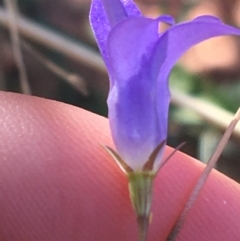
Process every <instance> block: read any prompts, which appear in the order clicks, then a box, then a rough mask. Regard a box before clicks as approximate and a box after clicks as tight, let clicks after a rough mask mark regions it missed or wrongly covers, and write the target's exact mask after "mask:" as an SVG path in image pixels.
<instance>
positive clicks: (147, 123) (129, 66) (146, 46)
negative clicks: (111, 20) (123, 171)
mask: <svg viewBox="0 0 240 241" xmlns="http://www.w3.org/2000/svg"><path fill="white" fill-rule="evenodd" d="M158 25H159V20H153V19H147V18H143V17H137V18H128V19H127V20H124V21H122V22H121V23H119V24H118V25H117V26H115V28H114V29H113V30H112V31H111V33H110V35H109V38H108V44H107V51H108V54H109V63H111V65H110V68H109V73H110V79H111V88H110V93H109V97H108V108H109V121H110V126H111V131H112V135H113V140H114V142H115V145H116V147H117V150H118V152H119V154H120V156H121V157H122V159H123V160H124V161H125V162H126V163H127V164H128V165H130V166H131V167H132V168H133V169H134V170H137V169H140V168H142V167H143V165H144V164H145V162H146V161H147V160H148V158H149V156H150V154H151V153H152V151H153V150H154V149H155V148H156V146H157V145H159V143H161V142H162V141H163V140H165V138H166V134H165V133H166V131H164V132H162V131H161V130H160V129H159V122H158V118H157V116H156V105H155V97H156V89H155V82H156V79H155V80H154V79H152V78H151V75H150V71H149V70H150V69H151V67H150V66H151V63H150V62H149V57H150V56H151V52H152V49H153V47H154V46H155V43H156V41H157V40H158V38H159V34H158ZM163 91H164V90H163ZM165 109H168V106H167V107H166V108H164V111H165ZM162 122H167V119H166V120H162ZM164 126H166V125H164ZM163 133H164V135H163ZM163 149H164V148H163ZM161 154H162V152H161V153H160V155H161Z"/></svg>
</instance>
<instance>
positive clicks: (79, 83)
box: [20, 40, 88, 96]
mask: <svg viewBox="0 0 240 241" xmlns="http://www.w3.org/2000/svg"><path fill="white" fill-rule="evenodd" d="M20 43H21V45H22V46H23V48H25V49H26V50H27V51H28V52H29V53H30V54H31V55H32V57H34V58H35V59H36V60H37V61H38V62H40V63H41V64H43V65H44V66H45V67H46V68H47V69H49V70H50V71H51V72H53V73H54V74H55V75H57V76H58V77H60V78H62V79H63V80H65V81H67V83H70V84H71V85H72V87H73V88H75V89H76V90H77V91H79V92H80V93H81V94H82V95H84V96H86V95H88V91H87V88H86V85H85V81H84V80H83V78H81V77H80V76H79V75H76V74H72V73H68V72H67V71H66V70H64V69H62V68H61V67H59V66H58V65H56V64H55V63H54V62H52V61H51V60H50V59H48V58H46V57H45V56H44V55H43V54H41V53H40V52H39V51H37V50H36V49H35V48H33V47H32V46H31V45H30V44H28V43H27V42H26V41H24V40H21V42H20Z"/></svg>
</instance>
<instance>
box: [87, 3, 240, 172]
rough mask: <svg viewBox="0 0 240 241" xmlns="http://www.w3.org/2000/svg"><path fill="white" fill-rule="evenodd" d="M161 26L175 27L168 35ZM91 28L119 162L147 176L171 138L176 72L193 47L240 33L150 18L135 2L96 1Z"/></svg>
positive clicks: (205, 20) (210, 21)
mask: <svg viewBox="0 0 240 241" xmlns="http://www.w3.org/2000/svg"><path fill="white" fill-rule="evenodd" d="M161 22H164V23H167V24H169V25H170V27H169V28H168V29H167V30H166V31H164V32H160V31H159V23H161ZM90 23H91V26H92V28H93V31H94V34H95V37H96V40H97V43H98V46H99V49H100V51H101V54H102V57H103V59H104V61H105V64H106V66H107V69H108V73H109V78H110V91H109V96H108V101H107V103H108V109H109V121H110V127H111V132H112V137H113V140H114V143H115V145H116V148H117V150H116V151H117V153H118V155H119V158H121V159H122V160H123V161H124V162H125V163H126V165H127V166H129V167H130V168H129V169H131V170H132V171H142V170H143V168H144V166H145V167H146V162H147V161H149V157H150V156H151V155H152V157H153V156H154V159H155V160H154V163H152V169H153V171H157V169H158V168H159V167H160V166H161V164H162V162H163V161H162V158H161V157H162V154H163V150H164V147H165V143H166V139H167V129H168V108H169V102H170V92H169V86H168V77H169V75H170V71H171V69H172V67H173V66H174V64H175V63H176V62H177V60H178V59H179V58H180V56H181V55H182V54H183V53H184V52H186V51H187V50H188V49H189V48H190V47H192V46H193V45H195V44H198V43H199V42H201V41H204V40H206V39H209V38H212V37H216V36H221V35H231V34H233V35H240V30H239V29H237V28H234V27H231V26H229V25H226V24H223V23H222V22H221V21H220V20H219V19H217V18H216V17H212V16H201V17H198V18H196V19H194V20H192V21H188V22H182V23H179V24H174V20H173V19H172V18H171V17H170V16H167V15H163V16H160V17H158V18H156V19H150V18H146V17H144V16H142V14H141V13H140V11H139V10H138V8H137V7H136V5H135V4H134V3H133V2H132V1H131V0H92V5H91V12H90ZM156 149H158V153H157V154H156ZM154 151H155V155H153V153H154Z"/></svg>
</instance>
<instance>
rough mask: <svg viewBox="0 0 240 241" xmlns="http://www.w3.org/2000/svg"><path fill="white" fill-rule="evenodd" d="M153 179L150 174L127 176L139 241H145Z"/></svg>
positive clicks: (130, 174) (131, 174) (140, 173)
mask: <svg viewBox="0 0 240 241" xmlns="http://www.w3.org/2000/svg"><path fill="white" fill-rule="evenodd" d="M154 177H155V175H153V173H150V172H139V173H138V172H132V173H129V174H128V179H129V192H130V198H131V202H132V206H133V208H134V210H135V213H136V216H137V224H138V240H139V241H146V240H147V233H148V226H149V216H150V210H151V204H152V188H153V179H154Z"/></svg>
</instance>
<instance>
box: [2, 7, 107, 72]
mask: <svg viewBox="0 0 240 241" xmlns="http://www.w3.org/2000/svg"><path fill="white" fill-rule="evenodd" d="M7 17H8V14H7V12H6V11H4V10H3V9H2V8H0V25H2V26H4V27H9V23H8V21H7ZM17 27H18V30H19V33H20V34H21V35H23V36H24V37H26V38H28V39H30V40H32V41H33V42H35V43H38V44H41V45H43V46H46V47H48V48H51V49H52V50H55V51H57V52H59V53H61V54H63V55H64V56H67V57H69V58H72V59H75V60H77V61H79V62H81V63H83V64H85V65H86V66H89V67H90V68H93V69H95V70H98V71H100V72H103V73H106V68H105V65H104V63H103V61H102V58H101V57H100V55H99V54H97V53H96V52H95V51H93V50H92V49H91V48H89V47H87V46H85V45H84V44H81V43H79V42H74V41H73V40H70V39H68V38H66V37H63V36H61V35H60V34H58V33H56V32H54V31H53V30H48V29H46V28H44V27H42V26H40V25H39V24H37V23H34V22H33V21H32V20H31V21H29V20H28V19H27V18H24V17H22V16H18V21H17Z"/></svg>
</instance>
